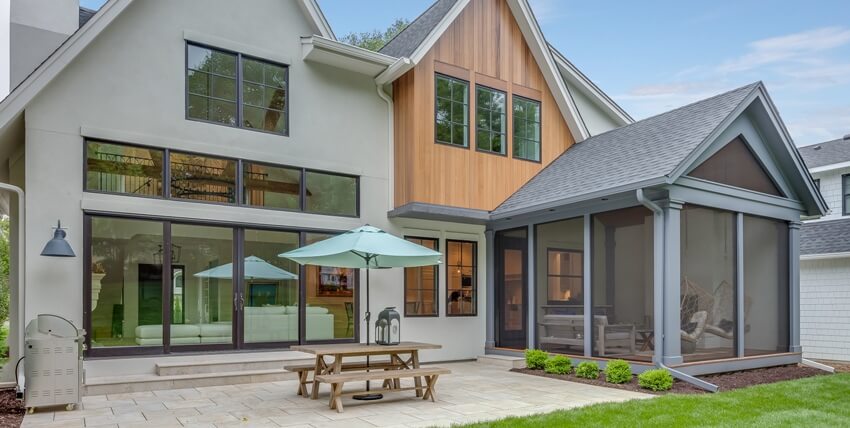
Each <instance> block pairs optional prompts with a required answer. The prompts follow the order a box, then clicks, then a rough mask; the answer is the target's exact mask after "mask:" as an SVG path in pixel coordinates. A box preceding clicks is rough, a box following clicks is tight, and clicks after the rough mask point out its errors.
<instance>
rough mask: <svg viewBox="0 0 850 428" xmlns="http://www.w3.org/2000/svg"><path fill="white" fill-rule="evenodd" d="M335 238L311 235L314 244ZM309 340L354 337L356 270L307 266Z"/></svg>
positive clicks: (307, 332) (309, 242)
mask: <svg viewBox="0 0 850 428" xmlns="http://www.w3.org/2000/svg"><path fill="white" fill-rule="evenodd" d="M331 236H333V235H329V234H324V233H307V234H306V238H305V244H306V245H310V244H313V243H316V242H319V241H322V240H325V239H328V238H330V237H331ZM304 270H305V275H306V278H305V291H304V292H305V293H306V294H305V297H306V301H307V307H306V308H305V312H306V315H305V316H306V318H305V328H306V335H307V336H306V340H328V339H349V338H353V337H354V324H355V322H357V320H356V318H355V316H356V315H355V314H356V311H355V310H354V295H355V292H356V290H357V287H356V284H357V279H356V274H357V270H356V269H343V268H334V267H326V266H314V265H307V266H306V267H305V269H304Z"/></svg>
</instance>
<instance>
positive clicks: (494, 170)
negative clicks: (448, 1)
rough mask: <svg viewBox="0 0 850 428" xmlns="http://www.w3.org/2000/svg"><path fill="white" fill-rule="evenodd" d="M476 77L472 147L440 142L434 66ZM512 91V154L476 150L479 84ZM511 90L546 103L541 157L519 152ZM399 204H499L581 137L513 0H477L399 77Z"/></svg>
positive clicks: (477, 206)
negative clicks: (509, 0)
mask: <svg viewBox="0 0 850 428" xmlns="http://www.w3.org/2000/svg"><path fill="white" fill-rule="evenodd" d="M435 72H439V73H443V74H447V75H450V76H452V77H456V78H461V79H463V80H465V81H467V82H469V83H470V86H469V87H470V104H469V112H470V117H469V124H470V136H469V137H470V138H469V147H468V148H458V147H450V146H447V145H444V144H437V143H435V136H434V128H435V125H434V122H435V117H434V116H435V106H434V73H435ZM476 84H480V85H483V86H488V87H492V88H495V89H499V90H502V91H504V92H506V93H507V94H508V97H507V98H508V103H507V112H508V117H507V140H508V144H507V156H502V155H496V154H491V153H483V152H479V151H477V150H476V141H475V132H474V130H475V126H474V125H475V111H476V108H475V102H476V100H475V96H474V95H475V85H476ZM511 93H513V94H516V95H520V96H524V97H526V98H532V99H535V100H538V101H540V102H541V104H542V106H541V117H542V120H541V162H531V161H526V160H522V159H515V158H514V157H513V155H512V148H513V138H512V133H513V128H512V126H513V120H512V107H511V102H510V100H511ZM393 97H394V101H395V171H396V185H395V206H396V207H399V206H402V205H405V204H407V203H410V202H422V203H429V204H437V205H448V206H453V207H462V208H472V209H481V210H492V209H494V208H496V206H498V205H499V204H500V203H501V202H502V201H504V200H505V199H506V198H507V197H508V196H510V195H511V194H513V193H514V192H515V191H516V190H517V189H519V188H520V186H522V185H523V184H525V183H526V182H527V181H528V180H529V179H530V178H531V177H533V176H534V175H536V174H537V173H538V172H539V171H540V170H541V169H543V168H544V167H545V166H546V165H548V164H549V163H550V162H551V161H552V160H554V159H555V158H556V157H557V156H558V155H560V154H561V153H563V152H564V151H565V150H566V149H567V148H569V147H570V146H571V145H572V144H573V142H574V140H573V137H572V134H571V132H570V129H569V128H568V126H567V124H566V122H565V120H564V116H563V115H562V114H561V111H560V109H559V107H558V104H557V103H556V102H555V98H554V96H553V95H552V92H551V91H550V90H549V87H548V86H547V84H546V81H545V79H544V76H543V73H542V72H541V71H540V68H539V65H538V64H537V63H536V61H535V59H534V56H533V54H532V52H531V50H530V48H529V47H528V41H527V40H524V38H523V35H522V32H521V30H520V28H519V26H518V25H517V23H516V21H515V19H514V17H513V15H512V13H511V11H510V8H509V7H508V4H507V2H505V1H504V0H473V1H470V2H469V4H468V5H467V6H466V7H465V8H464V10H463V11H462V12H461V14H460V15H459V16H458V17H457V19H456V20H455V21H454V22H453V23H452V24H451V25H450V26H449V27H448V29H446V31H445V33H443V35H442V36H441V38H440V39H439V40H438V41H437V42H436V44H435V45H434V47H433V48H432V49H431V51H430V52H428V53H427V54H426V55H425V56H424V58H423V59H422V60H421V61H420V62H419V63H418V64H417V66H416V67H415V68H414V69H413V70H410V71H409V72H408V73H407V74H405V75H404V76H402V77H401V78H400V79H398V80H396V81H395V82H394V84H393Z"/></svg>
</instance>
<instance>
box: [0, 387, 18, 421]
mask: <svg viewBox="0 0 850 428" xmlns="http://www.w3.org/2000/svg"><path fill="white" fill-rule="evenodd" d="M23 420H24V404H23V403H22V402H21V401H19V400H18V399H17V398H15V390H14V389H4V390H0V427H19V426H21V422H22V421H23Z"/></svg>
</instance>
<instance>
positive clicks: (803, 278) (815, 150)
mask: <svg viewBox="0 0 850 428" xmlns="http://www.w3.org/2000/svg"><path fill="white" fill-rule="evenodd" d="M800 155H802V156H803V159H804V160H805V161H806V166H808V167H809V172H810V173H811V174H812V177H813V178H814V180H815V184H817V185H818V188H819V189H820V192H821V194H822V195H823V198H824V199H825V200H826V203H827V205H829V209H830V211H829V213H828V214H827V215H825V216H823V217H821V218H820V219H816V220H811V221H807V222H806V223H804V224H803V227H802V233H801V237H800V239H801V242H800V257H801V258H802V261H801V263H800V293H801V294H800V317H801V318H800V322H801V326H800V329H801V334H802V344H803V347H804V349H805V352H804V355H805V356H807V357H810V358H820V359H825V360H841V361H850V333H848V326H850V315H848V313H850V217H848V215H850V135H847V136H845V137H844V138H842V139H838V140H832V141H827V142H825V143H820V144H813V145H810V146H805V147H800Z"/></svg>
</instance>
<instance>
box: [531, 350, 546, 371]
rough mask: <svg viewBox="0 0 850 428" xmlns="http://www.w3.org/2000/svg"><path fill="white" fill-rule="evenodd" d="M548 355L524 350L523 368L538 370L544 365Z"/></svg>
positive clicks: (537, 351)
mask: <svg viewBox="0 0 850 428" xmlns="http://www.w3.org/2000/svg"><path fill="white" fill-rule="evenodd" d="M548 358H549V354H547V353H546V351H541V350H539V349H526V350H525V366H526V367H528V368H530V369H532V370H540V369H542V368H543V367H544V366H545V365H546V360H547V359H548Z"/></svg>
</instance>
